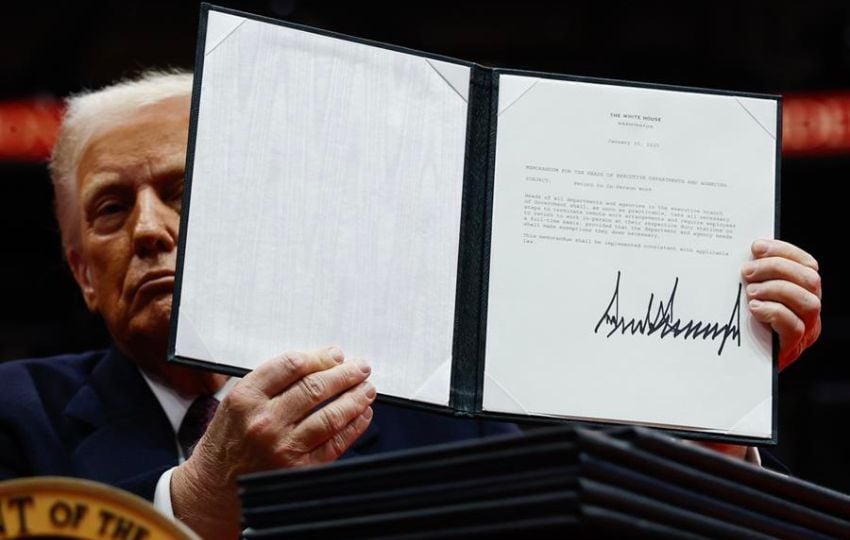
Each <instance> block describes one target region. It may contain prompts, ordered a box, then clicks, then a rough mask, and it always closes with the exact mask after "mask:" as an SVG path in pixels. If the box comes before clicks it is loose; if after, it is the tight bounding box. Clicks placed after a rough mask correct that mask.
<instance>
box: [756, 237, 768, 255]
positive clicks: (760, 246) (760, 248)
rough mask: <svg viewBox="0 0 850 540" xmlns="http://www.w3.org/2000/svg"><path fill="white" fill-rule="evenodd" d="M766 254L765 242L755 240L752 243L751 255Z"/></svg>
mask: <svg viewBox="0 0 850 540" xmlns="http://www.w3.org/2000/svg"><path fill="white" fill-rule="evenodd" d="M766 254H767V242H765V241H764V240H756V241H755V242H753V255H757V256H761V255H766Z"/></svg>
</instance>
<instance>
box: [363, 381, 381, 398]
mask: <svg viewBox="0 0 850 540" xmlns="http://www.w3.org/2000/svg"><path fill="white" fill-rule="evenodd" d="M363 388H364V390H365V391H366V397H367V398H369V399H375V396H376V395H378V392H377V390H375V386H374V385H373V384H372V383H370V382H367V383H365V385H364V387H363Z"/></svg>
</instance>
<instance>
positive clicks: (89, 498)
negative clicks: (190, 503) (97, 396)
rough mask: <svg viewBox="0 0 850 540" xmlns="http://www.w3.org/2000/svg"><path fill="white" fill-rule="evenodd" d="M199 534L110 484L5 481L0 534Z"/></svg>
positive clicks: (136, 538) (0, 539)
mask: <svg viewBox="0 0 850 540" xmlns="http://www.w3.org/2000/svg"><path fill="white" fill-rule="evenodd" d="M33 537H38V538H45V539H46V538H53V539H68V538H74V539H87V540H88V539H91V540H94V539H104V540H106V539H110V540H166V539H167V540H198V536H197V535H195V534H194V533H193V532H192V531H191V530H190V529H189V528H188V527H186V526H185V525H183V524H182V523H179V522H176V521H174V520H172V519H169V518H167V517H166V516H164V515H162V514H160V513H159V511H157V509H156V508H154V506H153V505H152V504H151V503H149V502H148V501H146V500H144V499H142V498H140V497H137V496H135V495H131V494H130V493H127V492H125V491H121V490H119V489H116V488H114V487H111V486H107V485H104V484H99V483H96V482H91V481H88V480H79V479H76V478H61V477H53V476H41V477H35V478H25V479H21V480H8V481H5V482H0V540H6V539H11V538H33Z"/></svg>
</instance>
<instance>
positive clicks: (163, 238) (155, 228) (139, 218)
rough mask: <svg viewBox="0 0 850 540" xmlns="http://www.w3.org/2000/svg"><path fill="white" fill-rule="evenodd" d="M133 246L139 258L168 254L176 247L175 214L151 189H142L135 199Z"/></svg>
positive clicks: (176, 218) (176, 220)
mask: <svg viewBox="0 0 850 540" xmlns="http://www.w3.org/2000/svg"><path fill="white" fill-rule="evenodd" d="M135 213H136V219H135V223H134V228H133V245H134V249H135V251H136V254H137V255H138V256H140V257H149V256H153V255H156V254H158V253H163V252H165V253H168V252H170V251H171V250H172V249H174V248H175V246H176V245H177V226H178V225H177V224H178V217H177V212H176V211H175V210H174V209H173V208H171V207H170V206H168V205H167V204H166V203H164V202H163V201H162V199H160V197H159V194H157V192H156V191H155V190H154V189H152V188H147V187H146V188H143V189H141V190H140V191H139V193H138V196H137V197H136V208H135Z"/></svg>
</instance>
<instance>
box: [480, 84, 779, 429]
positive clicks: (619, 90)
mask: <svg viewBox="0 0 850 540" xmlns="http://www.w3.org/2000/svg"><path fill="white" fill-rule="evenodd" d="M499 91H500V96H499V111H500V114H499V117H498V135H497V146H496V170H495V188H494V189H495V193H494V208H493V228H492V243H491V259H490V281H489V302H488V314H487V316H488V319H487V346H486V364H485V385H484V409H485V410H487V411H497V412H509V413H523V414H536V415H547V416H561V417H569V418H580V419H592V420H604V421H618V422H623V421H625V422H634V423H641V424H646V425H657V426H666V427H671V428H686V429H693V430H701V431H707V432H718V433H729V434H734V435H739V436H752V437H763V438H767V437H770V435H771V433H772V426H771V421H772V415H771V414H769V412H770V410H771V403H772V401H771V400H772V384H773V378H772V361H771V342H770V333H769V331H768V330H767V328H766V327H765V326H764V325H762V324H760V323H757V322H756V321H754V320H753V319H752V318H751V316H750V312H749V310H748V309H747V303H746V295H745V293H744V292H743V291H742V292H741V294H740V309H739V310H737V312H736V309H735V305H736V302H737V301H738V287H739V284H740V282H741V280H740V267H741V265H742V264H743V263H744V262H745V261H746V260H748V259H750V257H751V255H750V244H751V242H752V241H753V240H754V239H756V238H769V237H772V236H773V231H774V200H775V172H776V171H775V162H776V154H775V152H776V134H775V126H776V103H775V102H774V101H772V100H768V99H755V98H744V97H733V96H725V95H712V94H702V93H699V94H697V93H690V92H677V91H672V90H659V89H647V88H635V87H625V86H609V85H601V84H592V83H586V82H573V81H558V80H549V79H539V80H537V79H533V78H529V77H520V76H512V75H502V76H501V77H500V82H499ZM618 272H619V289H617V290H618V294H617V298H616V300H617V302H615V303H613V304H611V305H610V309H609V304H610V303H611V302H612V300H613V299H614V293H615V285H616V283H617V279H618ZM677 278H678V282H677V281H676V279H677ZM674 285H675V286H676V294H675V298H674V309H673V313H672V317H665V316H664V312H662V313H661V315H659V312H658V309H659V302H663V304H664V305H665V306H667V305H668V303H669V300H670V295H671V292H672V291H673V288H674ZM650 295H654V298H653V304H652V308H651V310H650V311H651V314H650V315H649V317H648V319H649V320H650V321H652V323H653V326H654V327H655V328H656V331H655V332H654V333H652V334H651V335H646V333H641V332H637V333H635V334H634V335H633V334H632V333H631V332H630V331H627V332H625V334H624V333H623V326H624V325H625V324H627V323H628V321H631V320H632V319H635V321H636V322H637V321H644V324H645V319H647V306H648V303H649V301H650ZM605 314H608V315H609V316H611V317H612V318H610V319H603V315H605ZM738 315H739V316H740V345H739V343H738V339H737V336H735V335H734V330H735V329H737V328H739V326H738ZM615 316H619V319H615V318H614V317H615ZM679 319H681V322H680V328H682V327H684V326H685V325H686V323H687V322H689V321H693V322H694V323H696V322H703V323H705V324H712V323H715V322H716V323H717V325H718V326H717V328H718V329H724V328H725V329H726V330H728V332H720V333H719V334H717V335H715V336H714V338H713V339H702V337H699V338H698V339H693V338H686V336H685V334H680V335H679V336H678V337H674V336H673V333H671V332H670V331H669V330H670V329H671V328H672V325H674V324H675V321H677V320H679ZM600 320H602V323H601V324H600ZM606 321H610V322H606ZM614 321H618V322H619V325H618V322H614ZM664 321H667V322H666V323H665V322H664ZM730 323H731V324H730ZM597 325H599V327H598V328H597ZM629 328H634V327H633V326H632V327H629ZM648 329H649V327H648V326H647V327H646V330H648ZM612 330H613V334H611V335H610V337H608V334H609V332H611V331H612ZM664 331H666V334H667V335H665V336H664V337H661V334H662V333H665V332H664ZM724 337H725V338H726V340H725V342H724V339H723V338H724ZM721 343H723V349H722V352H720V353H719V349H720V345H721ZM718 353H719V354H718Z"/></svg>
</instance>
